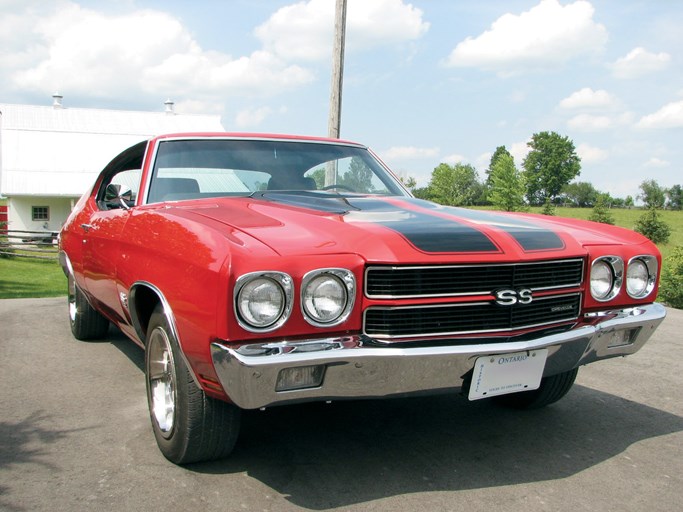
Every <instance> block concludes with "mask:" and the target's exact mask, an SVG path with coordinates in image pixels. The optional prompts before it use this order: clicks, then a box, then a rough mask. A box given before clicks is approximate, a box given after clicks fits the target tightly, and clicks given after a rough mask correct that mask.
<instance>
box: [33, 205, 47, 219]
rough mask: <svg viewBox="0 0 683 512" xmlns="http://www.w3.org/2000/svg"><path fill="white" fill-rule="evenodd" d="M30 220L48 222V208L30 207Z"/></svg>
mask: <svg viewBox="0 0 683 512" xmlns="http://www.w3.org/2000/svg"><path fill="white" fill-rule="evenodd" d="M31 218H32V219H33V220H50V207H49V206H31Z"/></svg>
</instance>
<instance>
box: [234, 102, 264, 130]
mask: <svg viewBox="0 0 683 512" xmlns="http://www.w3.org/2000/svg"><path fill="white" fill-rule="evenodd" d="M272 113H273V110H272V109H271V108H270V107H260V108H255V109H244V110H241V111H239V112H238V113H237V116H236V117H235V124H236V125H237V127H239V128H253V127H255V126H258V125H260V124H261V123H262V122H263V121H264V120H265V119H266V118H267V117H268V116H270V115H271V114H272Z"/></svg>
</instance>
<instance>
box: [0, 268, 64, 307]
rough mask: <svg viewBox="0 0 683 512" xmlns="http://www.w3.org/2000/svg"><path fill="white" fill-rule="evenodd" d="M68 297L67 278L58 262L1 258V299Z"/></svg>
mask: <svg viewBox="0 0 683 512" xmlns="http://www.w3.org/2000/svg"><path fill="white" fill-rule="evenodd" d="M60 295H66V277H65V276H64V272H62V268H61V267H60V266H59V263H57V261H38V260H28V259H23V258H0V299H16V298H25V297H58V296H60Z"/></svg>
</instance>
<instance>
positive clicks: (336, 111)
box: [327, 0, 346, 139]
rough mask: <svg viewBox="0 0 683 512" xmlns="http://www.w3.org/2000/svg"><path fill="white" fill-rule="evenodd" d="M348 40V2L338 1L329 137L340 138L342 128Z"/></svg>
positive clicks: (335, 18) (335, 17)
mask: <svg viewBox="0 0 683 512" xmlns="http://www.w3.org/2000/svg"><path fill="white" fill-rule="evenodd" d="M345 39H346V0H336V5H335V13H334V49H333V55H332V90H331V92H330V117H329V120H328V123H327V134H328V136H329V137H332V138H335V139H336V138H338V137H339V128H340V126H341V105H342V83H343V81H344V44H345Z"/></svg>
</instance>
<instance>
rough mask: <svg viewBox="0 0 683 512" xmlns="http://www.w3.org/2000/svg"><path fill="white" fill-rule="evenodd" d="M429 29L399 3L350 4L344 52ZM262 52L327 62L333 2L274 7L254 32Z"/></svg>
mask: <svg viewBox="0 0 683 512" xmlns="http://www.w3.org/2000/svg"><path fill="white" fill-rule="evenodd" d="M427 30H429V23H427V22H425V21H423V19H422V11H421V10H420V9H417V8H416V7H413V6H412V5H410V4H407V5H406V4H404V3H403V1H402V0H372V1H371V2H367V1H364V0H350V1H349V3H348V7H347V11H346V33H347V34H346V46H347V50H355V49H359V48H362V49H365V48H371V47H375V46H380V45H395V44H397V43H401V42H405V41H412V40H415V39H418V38H420V37H421V36H422V35H424V34H425V33H426V32H427ZM254 33H255V35H256V37H258V38H259V39H260V40H261V41H262V43H263V46H264V48H265V49H266V50H267V51H270V52H272V53H274V54H276V55H279V56H281V57H282V58H284V59H286V60H304V61H313V60H320V59H329V58H331V55H332V40H333V35H334V2H331V1H330V0H308V1H306V2H304V1H302V2H297V3H295V4H292V5H287V6H285V7H282V8H280V9H278V10H277V11H276V12H275V13H274V14H273V15H272V16H271V17H270V18H269V19H268V20H267V21H266V22H265V23H263V24H261V25H259V26H258V27H257V28H256V30H255V31H254Z"/></svg>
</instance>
